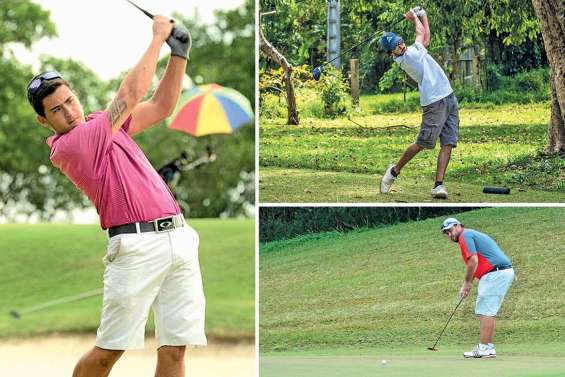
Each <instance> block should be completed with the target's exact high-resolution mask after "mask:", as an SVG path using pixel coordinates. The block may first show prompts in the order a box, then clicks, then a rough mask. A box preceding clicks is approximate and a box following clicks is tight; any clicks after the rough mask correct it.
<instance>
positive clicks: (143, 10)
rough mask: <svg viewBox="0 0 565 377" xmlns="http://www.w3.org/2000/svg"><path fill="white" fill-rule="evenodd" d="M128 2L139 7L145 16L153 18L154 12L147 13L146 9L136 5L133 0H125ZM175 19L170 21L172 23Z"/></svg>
mask: <svg viewBox="0 0 565 377" xmlns="http://www.w3.org/2000/svg"><path fill="white" fill-rule="evenodd" d="M126 1H127V2H128V3H130V4H131V5H133V6H134V7H136V8H137V9H139V10H140V11H142V12H143V13H145V15H146V16H147V17H149V18H150V19H153V18H154V17H155V15H154V14H151V13H149V12H148V11H146V10H145V9H143V8H141V7H139V6H137V5H136V4H135V3H134V2H132V1H130V0H126ZM173 22H175V21H173V20H171V23H173Z"/></svg>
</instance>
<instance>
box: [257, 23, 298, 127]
mask: <svg viewBox="0 0 565 377" xmlns="http://www.w3.org/2000/svg"><path fill="white" fill-rule="evenodd" d="M259 48H260V49H261V51H263V52H264V53H265V54H266V55H267V56H268V57H269V58H271V59H272V60H273V61H274V62H275V63H277V64H278V65H280V66H281V67H282V68H283V69H284V82H285V87H286V105H287V111H288V117H287V124H294V125H297V124H300V119H299V118H298V110H297V109H296V97H295V95H294V85H293V83H292V65H290V64H289V62H288V61H287V60H286V58H285V57H284V56H283V55H282V54H281V53H280V52H279V51H278V50H277V49H276V48H275V47H274V46H273V45H272V44H270V43H269V41H267V39H266V38H265V36H264V35H263V30H262V29H261V26H259Z"/></svg>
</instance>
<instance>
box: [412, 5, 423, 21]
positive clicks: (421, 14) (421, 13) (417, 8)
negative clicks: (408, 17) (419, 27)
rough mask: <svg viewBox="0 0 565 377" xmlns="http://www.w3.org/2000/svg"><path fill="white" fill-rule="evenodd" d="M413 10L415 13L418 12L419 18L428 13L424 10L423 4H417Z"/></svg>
mask: <svg viewBox="0 0 565 377" xmlns="http://www.w3.org/2000/svg"><path fill="white" fill-rule="evenodd" d="M412 11H413V12H414V13H416V16H418V18H422V17H424V16H425V15H426V11H425V10H424V8H422V7H421V6H419V5H418V6H416V7H414V8H413V9H412Z"/></svg>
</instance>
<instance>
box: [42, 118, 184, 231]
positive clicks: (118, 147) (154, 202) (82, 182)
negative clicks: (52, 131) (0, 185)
mask: <svg viewBox="0 0 565 377" xmlns="http://www.w3.org/2000/svg"><path fill="white" fill-rule="evenodd" d="M130 121H131V116H130V117H129V118H128V119H127V120H126V121H125V123H124V125H123V127H122V128H121V129H120V130H119V131H118V132H117V133H116V134H115V135H112V127H111V125H110V121H109V119H108V114H107V112H105V111H99V112H95V113H92V114H90V115H88V117H87V118H86V122H85V123H82V124H79V125H78V126H76V127H75V128H73V129H72V130H71V131H69V132H67V133H66V134H63V135H54V136H51V137H49V138H48V139H47V144H48V145H49V146H50V147H51V155H50V159H51V162H52V163H53V166H55V167H57V168H59V169H60V170H61V172H63V174H65V175H66V176H67V177H68V178H69V179H70V180H71V181H72V182H73V183H74V184H75V186H76V187H78V188H79V189H80V190H81V191H82V192H83V193H84V194H85V195H86V196H88V198H89V199H90V201H91V202H92V204H94V206H95V207H96V210H97V211H98V215H100V225H101V226H102V228H103V229H107V228H111V227H113V226H117V225H122V224H128V223H134V222H145V221H151V220H154V219H158V218H160V217H166V216H171V215H176V214H180V213H181V211H180V208H179V206H178V204H177V202H176V201H175V199H174V197H173V195H172V193H171V192H170V190H169V187H168V186H167V185H166V184H165V182H164V181H163V179H162V178H161V177H160V176H159V174H158V173H157V172H156V171H155V169H154V168H153V166H151V163H150V162H149V161H148V160H147V157H145V155H144V154H143V152H142V151H141V149H140V148H139V147H138V146H137V144H136V143H135V142H134V141H133V139H132V138H131V137H130V136H129V135H128V133H127V131H128V128H129V123H130Z"/></svg>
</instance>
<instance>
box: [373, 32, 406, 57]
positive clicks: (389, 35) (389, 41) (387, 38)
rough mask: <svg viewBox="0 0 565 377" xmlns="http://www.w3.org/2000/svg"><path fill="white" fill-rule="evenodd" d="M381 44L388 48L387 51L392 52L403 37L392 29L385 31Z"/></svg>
mask: <svg viewBox="0 0 565 377" xmlns="http://www.w3.org/2000/svg"><path fill="white" fill-rule="evenodd" d="M379 42H380V44H381V46H382V47H383V48H384V49H385V50H386V52H391V51H392V50H394V49H395V48H396V46H398V44H399V43H400V42H402V38H400V37H399V36H398V35H396V34H395V33H393V32H392V31H389V32H386V33H384V35H383V36H382V37H381V40H380V41H379Z"/></svg>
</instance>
